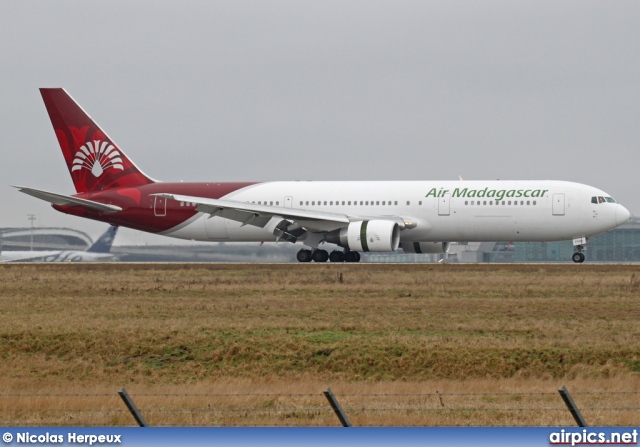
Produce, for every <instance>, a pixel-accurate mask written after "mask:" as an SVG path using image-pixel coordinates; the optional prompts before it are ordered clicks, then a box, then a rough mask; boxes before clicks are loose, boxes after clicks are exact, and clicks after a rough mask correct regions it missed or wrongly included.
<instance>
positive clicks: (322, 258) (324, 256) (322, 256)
mask: <svg viewBox="0 0 640 447" xmlns="http://www.w3.org/2000/svg"><path fill="white" fill-rule="evenodd" d="M311 259H313V262H327V260H328V259H329V253H327V250H314V251H313V253H311Z"/></svg>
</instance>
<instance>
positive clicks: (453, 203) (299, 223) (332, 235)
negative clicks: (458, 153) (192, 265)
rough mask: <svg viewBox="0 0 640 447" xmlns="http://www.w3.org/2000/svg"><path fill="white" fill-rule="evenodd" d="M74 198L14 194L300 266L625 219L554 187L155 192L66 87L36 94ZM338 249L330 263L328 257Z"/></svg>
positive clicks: (570, 230)
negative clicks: (265, 246) (293, 256)
mask: <svg viewBox="0 0 640 447" xmlns="http://www.w3.org/2000/svg"><path fill="white" fill-rule="evenodd" d="M40 92H41V95H42V98H43V100H44V104H45V107H46V109H47V112H48V114H49V118H50V119H51V123H52V125H53V129H54V131H55V134H56V137H57V139H58V142H59V145H60V148H61V150H62V153H63V155H64V159H65V162H66V164H67V168H68V170H69V173H70V175H71V178H72V180H73V183H74V186H75V189H76V194H72V195H64V194H58V193H53V192H49V191H44V190H40V189H34V188H28V187H21V186H16V188H18V189H19V190H20V191H21V192H23V193H26V194H29V195H31V196H34V197H37V198H39V199H42V200H45V201H47V202H50V203H51V205H52V207H53V208H54V209H56V210H58V211H61V212H63V213H67V214H71V215H74V216H79V217H84V218H87V219H93V220H98V221H101V222H106V223H109V224H111V225H118V226H124V227H128V228H133V229H136V230H140V231H146V232H149V233H155V234H160V235H165V236H170V237H174V238H180V239H191V240H199V241H228V242H234V241H237V242H279V241H286V242H291V243H301V244H302V245H304V247H303V248H302V249H301V250H300V251H298V252H297V260H298V261H299V262H310V261H314V262H326V261H331V262H358V261H359V260H360V253H362V252H394V251H396V250H397V249H398V248H401V249H402V250H403V251H404V252H406V253H446V252H448V249H449V246H450V243H451V242H461V241H478V242H482V241H511V242H517V241H528V242H531V241H560V240H573V245H574V250H575V252H574V253H573V256H572V260H573V261H574V262H577V263H580V262H583V261H584V260H585V255H584V250H585V246H586V244H587V243H588V240H589V238H590V237H592V236H594V235H597V234H600V233H603V232H605V231H607V230H610V229H612V228H615V227H617V226H619V225H621V224H622V223H624V222H626V221H627V220H628V219H629V217H630V214H629V211H627V209H626V208H625V207H624V206H622V205H621V204H619V203H616V201H615V200H614V199H613V198H612V197H611V196H610V195H609V194H607V193H605V192H604V191H602V190H600V189H597V188H594V187H592V186H588V185H584V184H579V183H573V182H566V181H551V180H509V181H503V180H495V181H494V180H492V181H477V180H476V181H468V180H462V179H460V180H457V181H271V182H232V183H231V182H216V181H211V182H202V183H183V182H180V183H170V182H160V181H157V180H154V179H152V178H151V177H149V176H147V175H146V174H144V173H143V172H142V171H141V170H140V169H139V168H138V167H137V166H136V165H135V164H134V163H133V162H132V161H131V159H130V158H129V157H127V156H126V155H125V153H124V152H123V151H122V149H121V148H120V147H119V146H118V145H117V144H116V143H115V142H114V141H113V140H112V139H111V138H110V137H109V136H107V134H106V133H105V132H104V131H103V130H102V129H101V128H100V127H99V126H98V125H97V124H96V122H95V121H94V120H93V119H92V118H91V117H90V116H89V115H88V114H87V113H86V112H85V111H84V110H83V109H82V108H81V107H80V106H79V105H78V104H77V103H76V102H75V101H74V100H73V99H72V98H71V96H70V95H69V94H68V93H67V92H66V91H65V90H64V89H62V88H42V89H40ZM333 245H335V246H337V247H339V248H337V247H336V249H334V250H332V251H331V253H329V252H328V251H327V250H326V249H325V247H327V246H333Z"/></svg>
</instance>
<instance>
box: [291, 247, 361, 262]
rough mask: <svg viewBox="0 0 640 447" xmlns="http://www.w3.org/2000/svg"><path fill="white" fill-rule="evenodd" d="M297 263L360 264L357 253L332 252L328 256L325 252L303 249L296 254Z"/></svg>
mask: <svg viewBox="0 0 640 447" xmlns="http://www.w3.org/2000/svg"><path fill="white" fill-rule="evenodd" d="M296 258H297V259H298V262H311V261H313V262H327V261H331V262H360V253H358V252H357V251H344V252H343V251H338V250H334V251H332V252H331V254H329V253H328V252H327V250H319V249H318V250H313V251H311V250H307V249H306V248H303V249H302V250H300V251H299V252H298V254H296Z"/></svg>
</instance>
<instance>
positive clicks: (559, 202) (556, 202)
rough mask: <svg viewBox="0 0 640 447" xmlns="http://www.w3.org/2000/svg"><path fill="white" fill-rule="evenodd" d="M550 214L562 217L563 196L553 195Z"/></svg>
mask: <svg viewBox="0 0 640 447" xmlns="http://www.w3.org/2000/svg"><path fill="white" fill-rule="evenodd" d="M551 212H552V214H553V215H554V216H564V194H554V195H553V205H552V209H551Z"/></svg>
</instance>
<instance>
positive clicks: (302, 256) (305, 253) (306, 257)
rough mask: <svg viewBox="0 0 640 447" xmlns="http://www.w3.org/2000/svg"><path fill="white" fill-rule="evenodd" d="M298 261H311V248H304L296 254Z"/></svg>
mask: <svg viewBox="0 0 640 447" xmlns="http://www.w3.org/2000/svg"><path fill="white" fill-rule="evenodd" d="M296 259H298V262H311V250H305V249H304V248H303V249H302V250H300V251H299V252H298V254H296Z"/></svg>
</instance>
